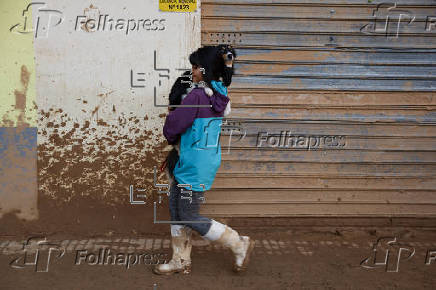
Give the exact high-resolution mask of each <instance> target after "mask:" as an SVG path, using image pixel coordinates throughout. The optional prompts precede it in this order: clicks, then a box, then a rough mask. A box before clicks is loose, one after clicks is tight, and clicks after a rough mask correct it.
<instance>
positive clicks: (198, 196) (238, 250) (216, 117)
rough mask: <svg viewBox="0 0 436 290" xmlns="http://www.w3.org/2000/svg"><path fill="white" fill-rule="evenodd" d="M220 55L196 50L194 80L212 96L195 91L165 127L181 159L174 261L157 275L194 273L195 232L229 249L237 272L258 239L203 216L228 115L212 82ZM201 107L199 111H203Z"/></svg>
mask: <svg viewBox="0 0 436 290" xmlns="http://www.w3.org/2000/svg"><path fill="white" fill-rule="evenodd" d="M215 58H216V55H210V54H208V50H206V49H205V48H199V49H198V50H197V51H195V52H193V53H192V54H191V55H190V57H189V61H190V63H191V65H192V81H193V82H194V83H200V84H203V85H202V87H203V86H204V87H208V88H210V89H211V90H212V92H213V94H212V96H209V95H207V94H206V93H205V89H204V88H195V89H193V90H192V91H191V92H190V93H189V94H188V95H187V96H186V97H185V98H184V99H183V101H182V105H186V107H178V108H177V109H176V110H174V111H171V112H170V113H169V114H168V116H167V118H166V120H165V125H164V128H163V133H164V136H165V138H166V139H167V140H168V143H169V144H174V143H175V142H176V141H177V139H178V138H179V137H180V138H181V140H180V158H179V161H178V163H177V165H176V167H175V169H174V177H175V181H176V182H175V183H173V184H172V186H171V188H170V197H169V208H170V215H171V221H172V223H171V243H172V249H173V256H172V259H171V260H170V261H169V262H168V263H167V264H161V265H157V266H156V267H155V268H154V269H153V271H154V273H156V274H172V273H176V272H182V273H185V274H189V273H190V272H191V249H192V244H191V233H192V230H195V231H197V232H198V233H199V234H200V235H201V236H202V237H203V238H204V239H206V240H209V241H210V242H212V243H216V244H219V245H221V246H222V247H223V248H229V249H230V250H231V251H232V252H233V254H234V264H233V270H234V271H235V272H240V271H243V270H245V269H246V268H247V265H248V262H249V257H250V254H251V252H252V251H253V248H254V241H253V240H252V239H250V237H248V236H240V235H239V234H238V233H237V232H236V231H235V230H234V229H232V228H230V227H229V226H227V225H225V224H222V223H219V222H217V221H216V220H214V219H209V218H207V217H204V216H201V215H200V214H199V208H200V204H201V203H202V201H203V200H204V192H205V191H207V190H209V189H210V188H211V186H212V183H213V181H214V179H215V175H216V172H217V170H218V168H219V166H220V164H221V147H220V144H219V136H220V131H221V124H222V118H223V114H224V111H225V109H226V106H227V103H228V102H229V98H228V97H227V96H225V95H223V94H221V93H219V92H226V91H227V90H225V89H224V88H223V87H222V83H221V82H217V80H214V79H213V78H214V76H213V69H214V68H213V64H214V60H215ZM199 105H201V107H199Z"/></svg>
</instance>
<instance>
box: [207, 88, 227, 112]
mask: <svg viewBox="0 0 436 290" xmlns="http://www.w3.org/2000/svg"><path fill="white" fill-rule="evenodd" d="M209 98H210V103H211V105H212V109H213V110H214V111H215V112H217V113H221V112H224V110H225V109H226V106H227V103H228V102H229V98H228V97H226V96H224V95H221V94H220V93H217V92H216V93H214V94H213V95H212V96H211V97H209Z"/></svg>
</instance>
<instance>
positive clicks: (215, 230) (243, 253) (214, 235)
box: [202, 220, 254, 272]
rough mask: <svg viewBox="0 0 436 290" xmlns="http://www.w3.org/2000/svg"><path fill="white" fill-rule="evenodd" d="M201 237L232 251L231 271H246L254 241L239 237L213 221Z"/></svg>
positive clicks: (233, 231)
mask: <svg viewBox="0 0 436 290" xmlns="http://www.w3.org/2000/svg"><path fill="white" fill-rule="evenodd" d="M202 237H203V238H205V239H207V240H209V241H211V242H213V243H216V244H219V245H221V246H222V247H223V248H229V249H230V250H232V252H233V254H234V264H233V271H235V272H241V271H244V270H246V269H247V266H248V262H249V259H250V254H251V252H252V251H253V249H254V241H253V240H252V239H250V237H247V236H240V235H239V234H238V233H237V232H236V231H235V230H234V229H232V228H230V227H229V226H227V225H224V224H222V223H219V222H217V221H215V220H212V225H211V227H210V229H209V231H208V232H207V233H206V234H205V235H204V236H202Z"/></svg>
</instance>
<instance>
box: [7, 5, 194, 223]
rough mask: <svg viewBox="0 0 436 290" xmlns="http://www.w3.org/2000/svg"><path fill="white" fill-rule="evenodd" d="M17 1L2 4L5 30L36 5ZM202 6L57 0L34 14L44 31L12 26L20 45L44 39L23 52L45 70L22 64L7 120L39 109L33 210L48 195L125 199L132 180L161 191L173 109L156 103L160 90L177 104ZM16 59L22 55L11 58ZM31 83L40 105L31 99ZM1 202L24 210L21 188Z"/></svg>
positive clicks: (62, 199) (162, 98) (163, 99)
mask: <svg viewBox="0 0 436 290" xmlns="http://www.w3.org/2000/svg"><path fill="white" fill-rule="evenodd" d="M9 2H10V5H9V6H11V5H12V6H13V10H12V8H10V7H9V6H5V5H4V4H3V2H2V13H4V14H5V15H8V17H9V18H7V19H6V18H2V27H11V26H12V25H13V24H14V23H18V22H19V21H21V22H22V23H23V17H22V16H21V13H22V11H23V10H24V9H25V7H26V6H27V5H28V2H26V3H24V2H21V3H16V2H14V1H9V0H8V1H7V3H9ZM12 3H13V4H12ZM198 6H199V7H198V9H197V11H196V12H194V13H173V12H160V11H159V10H158V1H154V0H146V1H137V0H128V1H115V0H111V1H102V0H101V1H84V0H80V1H73V2H71V1H66V0H63V1H54V0H51V1H45V4H44V5H32V7H31V8H32V11H33V13H32V17H28V18H27V19H33V20H32V21H28V22H29V23H30V22H33V23H38V25H39V26H38V30H36V29H33V31H32V32H31V33H13V32H12V31H11V32H10V31H7V36H8V37H9V38H10V39H11V43H17V44H16V45H17V46H20V44H19V42H23V41H25V42H26V43H32V41H33V45H34V46H32V50H29V51H28V52H23V53H25V54H26V57H28V58H29V59H30V60H33V57H31V56H30V55H31V54H32V53H33V54H34V61H35V67H36V72H35V71H33V66H29V64H28V63H26V62H22V61H21V62H19V63H18V64H17V65H20V66H21V68H20V71H18V72H16V73H15V74H16V78H17V80H14V82H15V84H14V85H13V86H12V85H9V87H12V88H15V90H13V91H11V90H10V89H9V91H7V92H3V91H2V95H6V98H5V99H6V100H7V101H8V102H9V103H11V104H12V103H13V99H12V98H13V97H15V108H12V109H10V111H11V112H6V110H5V109H4V108H3V107H4V106H3V104H2V111H1V113H2V115H4V116H7V117H4V121H3V123H4V125H3V126H12V124H15V123H17V124H19V123H20V122H24V118H23V117H20V114H19V113H20V112H21V111H23V110H24V109H27V110H29V109H30V108H33V109H34V110H35V109H37V114H36V111H35V112H34V116H33V115H32V116H33V120H34V123H36V122H35V121H36V120H37V128H38V132H37V134H38V135H37V169H38V170H37V175H35V174H34V176H35V178H36V176H37V182H38V188H37V189H38V192H37V191H36V187H35V190H34V191H33V192H32V194H31V195H32V199H31V200H33V201H34V203H33V208H35V201H36V200H37V198H38V194H39V199H41V197H43V198H46V199H49V200H52V201H53V202H56V203H57V204H68V203H70V202H72V201H78V200H80V199H81V198H83V197H87V198H91V199H93V200H95V201H96V202H100V203H104V204H106V205H125V204H128V202H129V195H128V193H129V186H130V185H134V186H135V187H137V188H145V189H147V190H148V191H149V192H151V189H152V188H153V167H154V166H157V167H159V165H160V163H161V162H162V161H163V157H164V155H165V152H164V151H165V150H166V141H165V139H164V138H163V136H162V126H163V121H164V118H165V113H166V112H167V108H166V107H156V106H155V105H154V102H155V101H154V92H155V91H156V103H157V104H158V105H165V104H167V100H168V93H169V90H170V88H171V85H172V83H173V82H174V80H175V79H176V78H177V77H178V76H179V75H180V74H181V73H182V71H181V70H178V69H182V68H187V69H189V68H190V65H189V61H188V56H189V54H190V53H191V52H192V51H194V50H195V49H196V48H198V47H199V46H200V4H198ZM90 19H91V20H90ZM92 19H93V20H95V21H92ZM111 19H112V20H113V21H111ZM128 25H129V26H128ZM133 25H135V27H134V28H133V29H132V27H133ZM27 30H32V29H29V28H27ZM2 33H5V32H4V31H3V30H2ZM3 45H4V42H2V46H3ZM3 50H4V49H2V51H3ZM21 55H22V53H20V56H21ZM155 55H156V59H155ZM8 59H9V60H10V61H13V60H17V59H19V58H18V57H17V55H14V54H11V55H10V57H8ZM29 62H30V61H29ZM17 65H16V66H17ZM15 70H16V68H15ZM2 72H3V70H2ZM8 75H9V74H8ZM29 80H30V83H32V82H33V83H32V84H34V86H33V87H32V88H34V91H33V92H32V94H31V96H32V98H33V100H35V99H36V100H35V102H30V100H29V86H28V84H27V83H28V81H29ZM138 86H141V87H138ZM2 88H3V86H2ZM26 94H27V98H26ZM31 100H32V99H31ZM7 105H8V104H7ZM32 106H33V107H32ZM14 114H15V115H14ZM8 120H12V121H8ZM34 127H36V126H34ZM35 145H36V144H35ZM12 147H13V146H12ZM32 152H33V153H35V154H36V150H34V151H32ZM2 160H5V159H2ZM34 160H35V162H36V159H34ZM13 163H14V162H13ZM12 166H17V165H16V164H15V165H12ZM2 169H3V170H5V169H7V168H5V167H4V166H2ZM34 173H36V170H35V171H34ZM3 178H6V175H4V176H3ZM2 184H3V182H2ZM34 185H36V183H35V184H34ZM23 194H24V193H23ZM26 194H29V193H26ZM0 198H1V201H2V208H1V209H0V215H1V214H4V213H7V212H11V211H13V209H15V210H17V209H18V210H19V209H20V206H16V205H14V206H10V205H12V204H14V202H15V201H14V200H18V199H20V200H21V198H20V197H19V196H18V195H17V194H16V193H11V192H6V191H3V190H2V192H1V195H0ZM23 218H25V219H34V218H37V215H36V214H32V215H30V214H29V215H26V216H23Z"/></svg>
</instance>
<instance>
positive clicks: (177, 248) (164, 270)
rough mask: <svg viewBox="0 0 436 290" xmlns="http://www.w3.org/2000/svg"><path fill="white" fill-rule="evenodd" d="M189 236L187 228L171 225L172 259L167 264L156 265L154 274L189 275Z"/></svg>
mask: <svg viewBox="0 0 436 290" xmlns="http://www.w3.org/2000/svg"><path fill="white" fill-rule="evenodd" d="M191 234H192V229H191V228H189V227H187V226H182V225H171V246H172V248H173V257H172V259H171V260H170V261H169V262H168V263H167V264H159V265H156V266H155V267H154V268H153V272H154V273H155V274H160V275H170V274H173V273H178V272H182V273H183V274H189V273H191V249H192V243H191Z"/></svg>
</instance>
